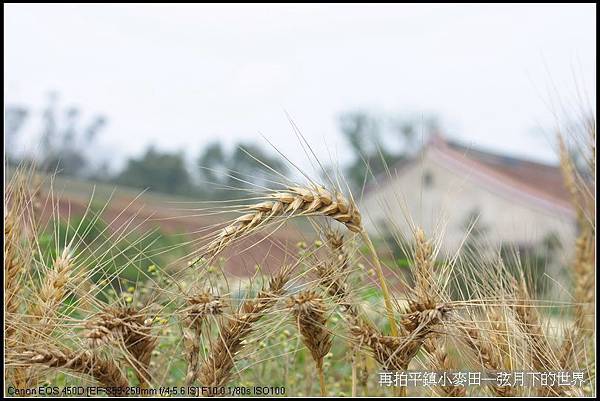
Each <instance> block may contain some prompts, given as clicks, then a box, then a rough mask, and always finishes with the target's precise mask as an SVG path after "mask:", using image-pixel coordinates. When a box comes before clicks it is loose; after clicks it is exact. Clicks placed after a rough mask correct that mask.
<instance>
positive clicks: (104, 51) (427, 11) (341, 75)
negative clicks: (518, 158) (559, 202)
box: [4, 4, 596, 164]
mask: <svg viewBox="0 0 600 401" xmlns="http://www.w3.org/2000/svg"><path fill="white" fill-rule="evenodd" d="M4 7H5V10H4V11H5V16H4V21H5V28H4V32H5V37H4V38H5V39H4V43H5V65H4V66H5V84H6V85H5V103H6V104H20V105H26V106H29V107H31V108H32V110H33V112H34V113H39V112H40V110H41V108H42V107H43V106H44V104H45V103H46V99H47V94H48V92H50V91H57V92H59V93H60V101H61V104H63V105H64V106H68V105H77V106H79V107H80V108H81V109H82V110H83V111H84V112H85V113H86V115H88V116H91V115H93V114H96V113H101V114H104V115H105V116H106V117H107V118H108V119H109V124H108V126H107V127H106V129H105V130H104V131H103V133H102V138H101V141H100V144H99V149H111V152H112V153H111V154H112V155H114V157H115V159H118V158H119V157H123V156H124V155H127V154H137V153H140V152H141V151H142V150H143V149H144V147H145V146H146V145H147V144H148V143H150V142H152V143H155V144H157V145H158V146H160V147H162V148H165V149H172V150H179V149H181V150H185V151H186V152H187V154H188V155H190V156H196V154H197V153H198V151H199V149H201V148H202V146H203V145H204V144H206V143H207V142H208V141H211V140H215V139H221V140H224V141H225V142H226V143H227V144H229V145H231V144H233V143H234V142H235V141H237V140H240V139H247V140H253V139H256V140H258V141H260V140H262V139H261V134H262V135H264V136H266V137H267V138H269V139H270V140H271V141H272V142H273V143H274V144H275V145H276V146H277V147H278V148H280V149H281V150H282V151H283V152H284V153H286V154H288V155H291V156H292V158H293V159H294V160H298V161H299V162H300V163H301V164H303V163H305V162H306V160H305V159H304V157H303V156H301V153H300V150H301V147H300V145H299V144H298V141H297V140H296V138H295V136H294V135H293V131H292V130H291V128H290V124H289V122H288V120H287V117H286V114H285V112H286V111H287V112H288V113H289V114H290V115H291V116H292V118H293V119H294V121H295V122H296V124H297V125H298V126H299V127H300V128H301V130H302V133H303V134H304V135H305V137H306V138H307V139H308V140H309V142H311V144H312V145H313V146H314V147H315V148H316V149H317V153H318V154H319V156H320V157H321V158H322V159H325V160H329V159H330V158H333V159H336V158H340V157H342V156H340V154H343V153H344V149H345V145H344V144H343V141H342V139H341V136H340V135H339V132H338V129H337V121H336V116H338V115H339V113H340V112H342V111H345V110H349V109H356V108H362V109H367V110H372V111H374V112H378V113H384V112H389V113H396V112H398V113H409V112H417V113H418V112H435V113H437V114H439V116H440V117H441V119H442V123H443V126H444V127H445V130H446V134H447V135H448V136H450V137H453V138H456V139H459V140H462V141H465V142H467V143H470V144H473V145H475V146H483V147H487V148H491V149H496V150H499V151H502V152H508V153H512V154H517V155H525V156H529V157H532V158H537V159H541V160H552V157H553V150H552V149H551V148H550V146H549V144H548V138H547V137H544V136H543V135H540V134H539V132H538V130H537V129H538V128H540V127H543V128H548V127H551V125H552V123H553V121H554V120H553V115H552V110H551V106H550V103H552V102H557V100H558V101H559V102H560V103H561V104H567V105H572V104H573V103H576V102H575V101H574V99H575V96H576V95H577V94H578V93H585V96H587V98H588V100H590V101H592V104H593V106H594V107H595V98H596V92H595V86H596V17H595V5H526V6H517V5H503V6H489V5H454V6H448V5H437V6H416V5H389V4H385V5H358V4H353V5H314V4H313V5H15V4H12V5H5V6H4ZM34 117H35V115H34ZM33 121H34V120H32V121H31V122H30V123H29V124H28V125H27V126H26V127H25V132H27V133H29V135H32V133H34V132H37V131H39V127H36V125H35V123H34V122H33ZM547 134H548V133H547ZM326 146H327V148H326Z"/></svg>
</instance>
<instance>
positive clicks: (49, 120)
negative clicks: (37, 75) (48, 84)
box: [38, 93, 106, 177]
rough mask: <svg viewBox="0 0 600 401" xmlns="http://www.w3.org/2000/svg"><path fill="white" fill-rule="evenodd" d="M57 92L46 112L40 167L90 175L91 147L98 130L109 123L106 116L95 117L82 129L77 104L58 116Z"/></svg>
mask: <svg viewBox="0 0 600 401" xmlns="http://www.w3.org/2000/svg"><path fill="white" fill-rule="evenodd" d="M57 103H58V95H57V94H56V93H51V94H50V96H49V101H48V105H47V106H46V108H45V110H44V112H43V114H42V120H43V129H42V134H41V145H42V151H43V154H42V156H41V160H38V162H39V164H40V166H41V168H42V169H43V170H46V171H49V172H54V171H56V172H58V173H60V174H64V175H70V176H79V177H82V176H87V175H89V174H91V172H90V171H89V167H90V160H89V157H88V154H89V150H90V149H91V147H92V145H93V144H94V140H95V139H96V137H97V133H98V131H100V130H101V129H102V128H103V127H104V126H105V125H106V118H105V117H103V116H94V117H93V118H92V120H91V122H90V123H89V124H87V125H86V126H84V127H82V128H80V127H79V125H80V124H79V122H80V117H81V112H80V110H79V109H78V108H77V107H69V108H67V109H66V110H65V111H64V114H63V117H62V118H59V112H58V110H57Z"/></svg>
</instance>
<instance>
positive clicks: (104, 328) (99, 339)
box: [85, 307, 158, 386]
mask: <svg viewBox="0 0 600 401" xmlns="http://www.w3.org/2000/svg"><path fill="white" fill-rule="evenodd" d="M152 322H153V319H152V318H150V317H149V316H147V315H146V314H145V313H143V312H141V311H138V310H136V309H134V308H131V307H127V308H121V307H107V308H105V310H104V311H102V312H101V313H99V314H98V315H97V316H94V317H93V318H92V319H90V320H88V321H87V322H86V324H85V328H86V330H87V331H86V333H85V336H86V337H87V339H88V342H89V344H90V346H91V347H92V348H95V347H98V346H101V345H104V344H109V343H111V344H113V345H116V346H123V347H124V348H125V351H126V352H127V353H128V354H129V355H126V359H127V360H128V361H129V363H130V364H131V366H132V368H133V369H134V371H135V374H136V376H137V378H138V380H139V382H140V385H141V386H148V385H149V384H150V382H151V381H152V377H151V374H150V371H149V366H150V359H151V357H152V351H153V350H154V348H156V345H157V344H158V339H157V338H156V336H154V335H153V334H152ZM129 356H131V358H129Z"/></svg>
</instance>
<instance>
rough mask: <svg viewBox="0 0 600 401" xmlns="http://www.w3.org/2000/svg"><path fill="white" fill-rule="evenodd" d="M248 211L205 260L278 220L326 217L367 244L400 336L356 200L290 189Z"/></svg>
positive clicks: (222, 235)
mask: <svg viewBox="0 0 600 401" xmlns="http://www.w3.org/2000/svg"><path fill="white" fill-rule="evenodd" d="M244 209H245V210H246V211H248V213H246V214H244V215H242V216H240V217H238V218H237V219H235V220H234V221H233V222H231V223H230V224H228V225H227V226H225V227H224V228H223V229H221V230H220V232H219V233H218V234H217V235H216V238H215V239H213V240H212V241H211V242H209V243H208V244H207V245H206V248H205V249H204V252H203V254H202V257H204V258H209V259H210V258H213V257H215V255H217V254H218V253H220V252H221V251H223V249H225V248H226V247H227V246H229V245H230V244H231V243H232V242H234V241H235V240H236V239H238V238H240V237H242V236H247V235H249V234H251V233H253V232H256V231H258V230H259V229H260V228H262V227H264V226H265V225H266V224H268V223H269V222H271V221H272V220H273V219H274V218H275V217H282V216H287V217H292V216H326V217H329V218H332V219H333V220H336V221H338V222H340V223H342V224H344V225H345V226H346V228H348V229H349V230H350V231H352V232H355V233H359V234H360V235H361V237H362V239H363V241H364V242H365V243H366V244H367V246H368V248H369V251H370V252H371V254H372V255H373V259H374V262H375V267H376V271H377V275H378V278H379V282H380V285H381V290H382V292H383V298H384V302H385V307H386V312H387V316H388V320H389V323H390V329H391V332H392V335H398V329H397V327H396V321H395V319H394V312H393V305H392V301H391V296H390V292H389V290H388V287H387V283H386V280H385V277H384V275H383V268H382V266H381V262H380V260H379V257H378V256H377V251H376V249H375V246H374V245H373V243H372V241H371V239H370V238H369V235H368V234H367V232H366V231H365V229H364V227H363V225H362V218H361V215H360V212H359V210H358V208H357V207H356V204H355V203H354V201H353V200H351V199H346V198H345V197H344V196H343V195H342V194H341V193H340V192H336V193H332V192H330V191H328V190H326V189H325V188H323V187H322V186H317V185H314V186H313V187H312V188H303V187H289V188H288V189H287V191H278V192H275V193H273V194H271V195H270V196H269V197H268V200H266V201H264V202H261V203H258V204H255V205H250V206H246V207H245V208H244Z"/></svg>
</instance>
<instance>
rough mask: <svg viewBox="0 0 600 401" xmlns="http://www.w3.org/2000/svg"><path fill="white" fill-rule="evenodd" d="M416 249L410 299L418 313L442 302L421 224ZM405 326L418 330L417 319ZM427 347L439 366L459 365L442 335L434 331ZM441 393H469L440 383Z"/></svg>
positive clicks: (451, 367) (442, 368)
mask: <svg viewBox="0 0 600 401" xmlns="http://www.w3.org/2000/svg"><path fill="white" fill-rule="evenodd" d="M414 237H415V250H414V266H413V269H412V273H413V276H414V278H415V286H414V289H413V293H414V295H413V297H414V298H415V299H413V300H412V301H410V302H409V308H408V309H409V312H411V313H416V312H419V311H424V310H427V309H431V308H432V307H435V305H436V304H438V303H440V302H442V299H441V297H440V295H439V289H438V288H437V287H436V286H435V280H434V271H433V267H434V262H435V260H434V254H433V246H432V244H431V243H430V242H429V241H428V240H427V238H426V237H425V232H424V231H423V230H422V229H421V228H418V229H417V230H415V234H414ZM407 323H408V324H405V325H404V327H405V329H407V330H408V331H409V333H410V332H412V331H414V330H416V328H417V327H416V326H415V325H414V322H410V321H409V322H407ZM423 348H425V350H426V351H427V353H428V354H429V355H430V356H431V361H432V363H433V365H434V367H435V369H436V370H440V371H452V370H455V368H456V365H455V364H454V362H453V361H452V360H451V358H450V356H449V355H448V352H447V351H446V347H445V346H444V345H443V344H442V343H441V342H440V341H439V338H438V336H436V335H431V336H429V338H427V340H426V341H424V342H423ZM436 391H438V392H439V393H440V394H441V395H445V396H450V397H463V396H465V394H466V389H465V388H463V387H458V386H440V387H436Z"/></svg>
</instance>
